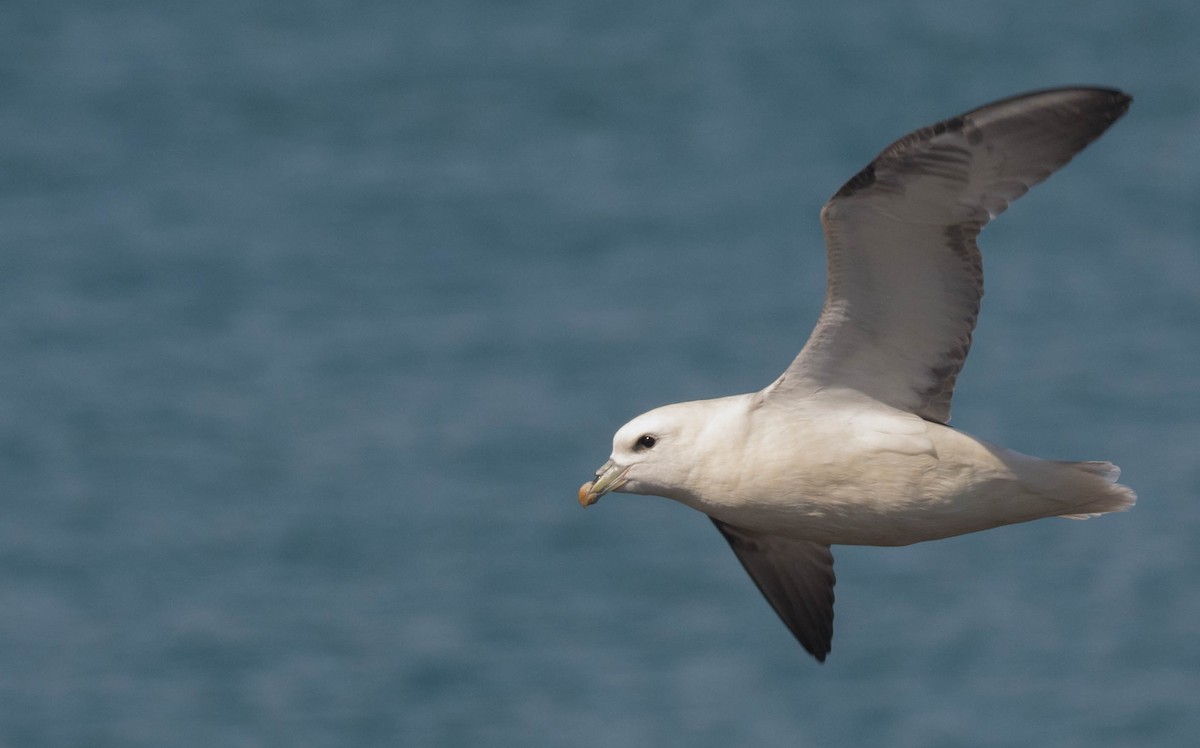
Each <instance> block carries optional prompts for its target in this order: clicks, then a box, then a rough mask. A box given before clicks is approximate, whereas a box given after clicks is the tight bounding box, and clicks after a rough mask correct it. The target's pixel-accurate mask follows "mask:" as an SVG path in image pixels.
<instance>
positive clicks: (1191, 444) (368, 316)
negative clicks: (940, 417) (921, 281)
mask: <svg viewBox="0 0 1200 748" xmlns="http://www.w3.org/2000/svg"><path fill="white" fill-rule="evenodd" d="M1198 34H1200V4H1198V3H1196V2H1194V1H1193V0H1148V1H1147V2H1131V1H1129V0H1123V1H1117V0H1098V1H1097V2H1091V3H1088V4H1086V6H1082V5H1079V4H1068V3H1049V2H1044V1H1041V0H1037V1H1035V0H1016V1H1012V2H1009V1H1007V0H1004V1H1000V2H986V3H984V2H978V1H976V0H967V1H962V0H958V1H954V2H951V1H950V0H921V1H918V2H892V1H891V0H873V1H870V2H854V3H850V2H847V3H817V2H796V1H795V0H792V1H789V2H784V1H782V0H740V1H739V2H733V1H732V0H728V1H724V2H708V3H687V2H679V1H673V0H668V1H666V2H653V3H644V2H630V1H614V2H578V1H574V0H553V1H550V0H540V1H539V0H529V1H528V2H484V1H483V0H440V1H438V2H424V1H421V0H410V1H407V2H383V1H381V0H378V1H376V0H364V1H362V2H317V1H309V2H296V3H272V2H266V1H265V0H240V1H239V2H228V1H225V0H215V1H214V2H206V3H195V2H182V1H180V0H156V1H155V2H149V1H141V0H128V1H124V2H104V3H96V2H90V1H88V2H84V1H83V0H77V1H74V2H72V1H70V0H64V1H62V2H38V1H36V0H16V1H15V2H8V3H4V4H3V5H2V6H0V342H2V346H3V348H2V350H3V355H2V356H0V502H2V503H0V746H4V747H5V748H9V747H11V748H37V747H40V746H93V747H95V748H102V747H105V746H121V747H129V746H225V747H229V746H279V745H287V746H631V745H678V746H749V745H754V746H785V745H786V746H797V745H799V746H849V745H889V746H902V747H903V746H962V745H974V746H1004V745H1054V746H1132V745H1138V746H1143V745H1155V746H1191V745H1195V741H1196V740H1197V736H1198V735H1200V459H1198V456H1200V455H1198V453H1200V44H1197V43H1196V38H1197V35H1198ZM1070 83H1101V84H1109V85H1114V86H1119V87H1121V88H1123V89H1126V90H1128V91H1130V92H1131V93H1133V94H1134V96H1135V101H1134V104H1133V107H1132V109H1131V111H1130V113H1129V115H1128V116H1127V118H1126V119H1125V120H1123V121H1122V122H1120V123H1119V124H1118V125H1117V126H1116V127H1115V128H1114V129H1113V130H1112V131H1111V132H1110V133H1109V134H1108V135H1106V136H1105V137H1104V138H1103V139H1102V140H1101V141H1099V142H1098V143H1097V144H1095V145H1094V146H1093V147H1092V148H1091V149H1089V150H1088V151H1087V152H1086V153H1085V154H1084V155H1082V156H1081V157H1079V158H1078V159H1077V160H1076V161H1075V162H1073V163H1072V164H1071V165H1070V166H1069V167H1068V168H1067V169H1066V170H1065V171H1063V172H1062V173H1061V174H1058V175H1056V176H1055V177H1054V178H1053V179H1051V180H1050V181H1049V182H1048V183H1047V184H1045V185H1042V186H1040V187H1038V188H1036V189H1035V190H1034V191H1033V193H1032V194H1031V195H1030V196H1028V197H1027V198H1025V199H1024V200H1022V201H1021V202H1019V203H1018V204H1016V205H1015V206H1014V207H1013V208H1012V209H1011V210H1010V211H1009V212H1008V213H1007V214H1005V216H1004V217H1003V218H1002V219H1001V220H999V221H998V222H996V223H995V224H993V225H992V226H990V227H989V228H988V229H987V231H986V232H985V233H984V235H983V237H982V245H983V249H984V259H985V266H986V270H987V288H988V293H987V297H986V298H985V300H984V307H983V314H982V317H981V320H980V325H979V328H978V331H977V335H976V338H975V347H974V350H973V352H972V354H971V358H970V360H969V361H968V362H967V366H966V369H965V371H964V373H963V375H962V377H961V378H960V380H959V385H958V392H957V396H956V401H955V410H954V423H955V425H956V426H957V427H959V428H961V429H963V430H966V431H968V432H971V433H974V434H976V435H978V436H981V437H983V438H986V439H988V440H990V441H994V442H998V443H1001V444H1004V445H1007V446H1010V447H1012V448H1015V449H1018V450H1021V451H1024V452H1029V453H1033V454H1036V455H1039V456H1044V457H1049V458H1056V459H1111V460H1113V461H1114V462H1117V463H1118V464H1120V465H1121V466H1122V467H1123V468H1124V478H1123V480H1124V481H1125V482H1127V483H1128V484H1129V485H1130V486H1132V487H1133V488H1135V489H1136V490H1137V491H1138V493H1139V495H1140V503H1139V504H1138V506H1137V507H1136V509H1134V510H1133V511H1131V512H1129V513H1127V514H1123V515H1115V516H1107V517H1103V518H1100V519H1095V520H1091V521H1087V522H1070V521H1065V520H1061V521H1060V520H1046V521H1042V522H1037V523H1032V524H1027V525H1022V526H1016V527H1009V528H1005V529H1001V530H996V531H991V532H987V533H982V534H977V535H972V536H967V537H961V538H956V539H952V540H947V541H942V542H938V543H928V544H922V545H917V546H912V547H908V548H900V549H876V548H849V547H845V548H837V549H835V550H836V557H837V572H838V579H839V583H838V587H837V596H838V601H837V619H836V633H835V638H834V649H833V653H832V655H831V656H830V658H829V660H828V662H827V663H826V664H825V665H823V666H822V665H818V664H817V663H816V662H815V661H813V660H812V659H811V658H809V657H808V656H807V655H806V654H805V653H804V652H803V651H802V650H801V649H800V647H799V646H798V645H797V644H796V643H795V642H794V641H793V640H792V639H791V637H790V635H789V634H788V632H787V631H786V630H785V629H784V627H783V626H782V625H781V624H780V622H779V621H778V620H777V619H776V618H775V616H774V615H773V614H772V612H771V611H770V610H769V608H768V607H767V605H766V603H765V602H764V601H763V600H762V599H761V598H760V597H759V594H758V592H757V591H756V590H755V589H754V586H753V585H752V584H751V582H750V580H749V579H748V578H747V577H746V576H745V575H744V573H743V572H742V570H741V569H740V567H739V566H738V564H737V562H736V560H735V559H734V557H733V555H732V554H731V553H730V551H729V549H728V548H727V547H726V545H725V543H724V542H723V541H722V539H721V538H720V537H719V536H718V535H717V533H716V532H715V531H714V530H713V528H712V527H711V526H710V524H709V523H708V521H707V520H706V519H705V518H704V517H702V516H700V515H699V514H696V513H693V512H691V511H690V510H687V509H685V508H683V507H682V506H678V505H675V504H673V503H671V502H668V501H666V500H662V499H655V498H650V497H636V496H615V495H614V496H611V497H607V498H605V499H604V500H603V501H602V502H601V503H600V504H598V505H597V506H595V507H593V508H591V509H589V510H588V511H586V512H585V511H582V510H581V509H580V508H579V505H578V504H577V503H576V489H577V487H578V485H579V484H580V483H581V482H583V481H584V480H585V479H587V478H588V477H589V476H590V475H591V473H592V472H593V471H594V470H595V469H596V467H598V466H599V465H600V464H601V463H602V462H604V460H605V459H606V458H607V456H608V453H609V450H610V439H611V435H612V433H613V432H614V431H615V430H616V429H617V428H618V427H619V426H620V425H621V424H622V423H624V422H625V421H626V420H628V419H629V418H631V417H632V416H634V415H636V414H637V413H639V412H641V411H643V410H646V409H649V408H650V407H653V406H656V405H660V404H663V403H667V402H674V401H680V400H685V399H694V398H704V397H714V396H719V395H724V394H731V393H736V392H744V391H750V390H754V389H757V388H760V387H762V386H764V385H766V384H767V383H769V382H770V381H771V380H773V379H774V378H775V376H777V375H778V373H779V372H780V371H782V370H783V368H784V367H785V366H786V365H787V363H788V362H789V361H790V360H791V358H792V357H793V355H794V354H795V353H796V351H797V350H799V348H800V346H801V345H802V343H803V342H804V340H805V338H806V336H807V334H808V331H809V329H810V328H811V324H812V322H813V321H814V320H815V318H816V315H817V312H818V310H819V308H820V305H821V300H822V296H823V287H824V255H823V248H822V239H821V234H820V228H819V224H818V221H817V213H818V210H819V209H820V206H821V204H822V203H823V202H824V200H825V199H826V198H827V197H828V196H829V195H831V194H832V193H833V192H834V191H835V190H836V189H837V188H838V186H839V185H840V184H841V183H842V182H843V181H844V180H846V179H847V178H848V177H849V176H850V175H852V174H853V173H854V172H855V171H857V170H858V169H859V168H861V167H862V166H863V165H864V164H865V163H866V162H867V161H868V160H869V159H871V158H872V157H873V156H874V155H875V153H877V152H878V151H879V150H880V149H881V148H883V147H884V146H885V145H887V144H888V143H889V142H891V141H892V140H893V139H895V138H897V137H899V136H901V135H903V134H904V133H905V132H907V131H908V130H910V129H913V128H915V127H918V126H921V125H925V124H928V123H930V122H933V121H935V120H937V119H941V118H944V117H947V116H950V115H953V114H956V113H958V112H960V111H963V110H965V109H968V108H971V107H974V106H977V105H979V104H982V103H985V102H987V101H989V100H991V99H994V98H998V97H1001V96H1006V95H1010V94H1013V93H1017V92H1020V91H1023V90H1028V89H1033V88H1041V87H1046V86H1052V85H1061V84H1070Z"/></svg>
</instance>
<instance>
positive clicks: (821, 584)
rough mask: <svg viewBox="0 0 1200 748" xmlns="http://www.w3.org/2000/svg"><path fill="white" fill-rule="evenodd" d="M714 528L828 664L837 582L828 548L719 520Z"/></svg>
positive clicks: (786, 620)
mask: <svg viewBox="0 0 1200 748" xmlns="http://www.w3.org/2000/svg"><path fill="white" fill-rule="evenodd" d="M710 519H712V518H710ZM713 524H714V525H716V526H717V529H718V530H720V531H721V534H722V535H724V536H725V539H726V540H728V541H729V546H730V547H731V548H733V552H734V553H735V554H736V555H737V557H738V561H741V562H742V568H744V569H745V570H746V573H748V574H749V575H750V578H751V579H753V580H754V584H756V585H757V586H758V589H759V591H760V592H762V593H763V596H764V597H766V598H767V602H769V603H771V607H772V608H774V609H775V612H776V613H778V614H779V617H780V618H782V619H783V622H784V623H785V624H787V627H788V630H790V631H791V632H792V634H793V635H794V636H795V637H796V639H797V640H798V641H799V642H800V644H801V645H802V646H803V647H804V648H805V649H806V650H808V653H809V654H811V655H812V656H813V657H816V658H817V659H818V660H819V661H821V662H824V661H825V656H826V655H827V654H829V648H830V644H831V643H832V642H833V585H834V581H835V579H834V575H833V554H832V553H830V551H829V546H827V545H821V544H820V543H811V542H808V541H805V540H792V539H790V538H782V537H779V536H776V535H763V534H760V533H754V532H750V531H748V530H743V529H741V528H738V527H734V526H733V525H728V524H725V523H724V522H722V521H720V520H718V519H713Z"/></svg>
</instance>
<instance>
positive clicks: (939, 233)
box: [579, 88, 1136, 661]
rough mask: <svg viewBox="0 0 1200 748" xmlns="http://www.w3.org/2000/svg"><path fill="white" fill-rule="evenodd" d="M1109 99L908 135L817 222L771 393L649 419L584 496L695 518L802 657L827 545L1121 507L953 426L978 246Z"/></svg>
mask: <svg viewBox="0 0 1200 748" xmlns="http://www.w3.org/2000/svg"><path fill="white" fill-rule="evenodd" d="M1131 100H1132V99H1131V97H1130V96H1128V95H1127V94H1125V93H1122V92H1120V91H1117V90H1113V89H1108V88H1061V89H1053V90H1046V91H1036V92H1033V93H1028V94H1023V95H1020V96H1014V97H1011V98H1008V99H1003V100H1001V101H997V102H993V103H991V104H988V105H986V106H983V107H980V108H979V109H975V110H972V111H970V112H967V113H965V114H962V115H959V116H957V117H953V118H951V119H948V120H945V121H943V122H939V123H937V124H935V125H931V126H929V127H925V128H922V129H920V130H917V131H915V132H913V133H910V134H908V135H906V136H904V137H903V138H901V139H900V140H897V141H896V142H895V143H893V144H892V145H890V146H888V147H887V148H886V149H884V151H883V152H882V153H880V154H879V156H877V157H876V158H875V160H874V161H872V162H871V163H870V164H869V165H867V167H866V168H864V169H863V170H862V171H860V172H859V173H858V174H856V175H855V176H854V177H852V178H851V179H850V181H848V182H846V184H845V185H843V186H842V188H841V189H840V190H838V191H837V193H836V194H835V195H834V196H833V197H832V198H831V199H830V200H829V202H828V203H826V204H825V207H824V208H823V209H822V210H821V224H822V226H823V227H824V229H825V245H826V254H827V259H828V266H827V273H828V281H827V287H826V294H825V305H824V308H823V309H822V311H821V316H820V318H819V319H818V320H817V325H816V328H815V329H814V330H813V333H812V336H811V337H810V338H809V340H808V343H807V344H805V346H804V349H803V350H801V351H800V354H799V355H798V356H797V357H796V360H795V361H793V362H792V364H791V365H790V366H789V367H788V369H787V371H785V372H784V373H783V374H782V375H781V376H780V377H779V378H778V379H777V380H775V382H774V383H772V384H771V385H770V386H768V387H767V388H766V389H764V390H762V391H760V392H755V393H749V394H744V395H734V396H731V397H724V398H718V399H715V400H702V401H695V402H686V403H676V404H673V405H667V406H664V407H661V408H656V409H655V410H652V411H650V412H648V413H644V414H642V415H640V416H638V417H637V418H635V419H633V420H632V421H630V422H629V423H627V424H625V425H624V426H622V427H621V429H620V430H619V431H617V434H616V436H615V437H613V451H612V455H611V457H610V459H609V460H608V462H607V463H605V464H604V466H603V467H601V468H600V469H599V470H598V471H597V472H596V476H595V479H594V480H592V481H589V482H587V483H585V484H584V485H583V486H582V487H581V488H580V490H579V501H580V503H581V504H583V505H584V506H588V505H590V504H593V503H595V502H596V501H597V500H598V499H599V498H600V497H601V496H603V495H604V494H606V493H608V492H610V491H620V492H625V493H637V494H652V495H657V496H665V497H667V498H671V499H675V500H677V501H680V502H682V503H684V504H686V505H688V506H690V507H692V508H694V509H697V510H699V511H701V512H704V513H705V514H707V515H708V516H709V517H710V518H711V519H712V521H713V523H714V524H715V525H716V526H717V529H718V530H720V532H721V534H722V535H723V536H724V537H725V539H726V541H728V542H729V545H730V547H731V548H732V549H733V551H734V553H735V554H736V555H737V558H738V560H739V561H740V562H741V563H742V566H743V567H744V568H745V569H746V571H747V572H748V573H749V575H750V578H751V579H753V580H754V583H755V584H756V585H757V586H758V588H759V590H760V591H761V592H762V593H763V596H764V597H766V599H767V601H768V602H769V603H770V604H771V607H772V608H774V610H775V612H776V613H778V614H779V616H780V618H782V619H783V621H784V623H785V624H787V626H788V628H789V629H790V630H791V632H792V633H793V634H794V635H795V636H796V638H797V639H798V640H799V642H800V643H801V644H802V645H803V646H804V648H805V649H806V650H808V652H809V653H811V654H812V655H813V656H814V657H816V658H817V659H818V660H821V661H824V660H825V657H826V655H827V654H828V653H829V649H830V644H831V642H832V638H833V586H834V574H833V556H832V554H831V553H830V549H829V546H830V545H835V544H852V545H907V544H909V543H917V542H920V541H924V540H935V539H938V538H945V537H951V536H954V535H961V534H964V533H969V532H976V531H978V530H986V529H989V528H992V527H999V526H1001V525H1008V524H1013V523H1017V522H1026V521H1029V520H1034V519H1040V518H1042V517H1054V516H1064V517H1076V518H1078V517H1086V516H1090V515H1094V514H1102V513H1105V512H1112V511H1120V510H1124V509H1128V508H1129V507H1131V506H1132V505H1133V504H1134V502H1135V501H1136V496H1135V495H1134V493H1133V491H1131V490H1130V489H1129V488H1127V487H1125V486H1122V485H1119V484H1118V483H1117V482H1116V481H1117V478H1118V477H1119V475H1120V470H1119V469H1118V468H1117V467H1116V466H1115V465H1113V464H1111V463H1108V462H1056V461H1047V460H1040V459H1037V458H1035V457H1029V456H1026V455H1023V454H1020V453H1017V452H1014V451H1012V450H1009V449H1005V448H1003V447H999V446H996V445H993V444H989V443H987V442H985V441H982V440H980V439H976V438H975V437H972V436H969V435H967V434H964V433H962V432H960V431H956V430H955V429H952V428H950V427H949V426H948V425H947V424H948V423H949V421H950V401H951V396H952V394H953V391H954V382H955V379H956V378H957V377H958V373H959V371H960V370H961V369H962V365H963V362H964V361H965V360H966V356H967V352H968V350H969V349H970V347H971V333H972V331H973V330H974V328H975V320H976V317H977V316H978V314H979V302H980V299H981V297H982V296H983V270H982V263H981V260H980V255H979V248H978V246H977V245H976V241H975V240H976V237H977V236H978V235H979V232H980V231H981V230H982V229H983V227H984V226H985V225H986V224H987V223H988V221H990V220H991V219H992V218H995V217H996V216H997V215H999V214H1000V213H1002V212H1003V211H1004V210H1005V208H1007V207H1008V204H1009V203H1011V202H1012V201H1013V200H1016V199H1017V198H1019V197H1020V196H1021V195H1023V194H1025V192H1026V191H1028V190H1029V188H1030V187H1032V186H1033V185H1035V184H1037V183H1038V182H1040V181H1042V180H1043V179H1045V178H1046V177H1048V176H1050V174H1052V173H1053V172H1054V171H1056V170H1057V169H1059V168H1060V167H1062V166H1063V165H1064V164H1066V163H1067V162H1068V161H1070V160H1071V158H1072V157H1073V156H1074V155H1075V154H1077V153H1078V152H1079V151H1081V150H1083V149H1084V148H1085V147H1086V146H1087V145H1088V144H1089V143H1091V142H1092V141H1093V140H1095V139H1096V138H1098V137H1099V136H1100V135H1101V134H1102V133H1103V132H1104V131H1105V130H1107V129H1108V128H1109V126H1110V125H1112V124H1113V123H1114V122H1115V121H1116V120H1117V119H1118V118H1120V117H1121V115H1123V114H1124V113H1125V111H1126V110H1127V109H1128V108H1129V104H1130V101H1131Z"/></svg>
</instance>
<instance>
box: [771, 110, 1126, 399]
mask: <svg viewBox="0 0 1200 748" xmlns="http://www.w3.org/2000/svg"><path fill="white" fill-rule="evenodd" d="M1131 100H1132V99H1131V97H1130V96H1128V95H1126V94H1124V93H1122V92H1120V91H1116V90H1112V89H1105V88H1063V89H1055V90H1047V91H1038V92H1034V93H1029V94H1024V95H1021V96H1015V97H1012V98H1009V99H1003V100H1001V101H997V102H994V103H992V104H988V105H987V106H984V107H981V108H979V109H975V110H974V111H970V112H967V113H966V114H962V115H959V116H958V117H954V118H952V119H948V120H946V121H944V122H939V123H937V124H935V125H931V126H929V127H926V128H923V129H920V130H917V131H916V132H913V133H911V134H909V135H906V136H905V137H903V138H901V139H900V140H897V141H896V142H895V143H893V144H892V145H890V146H888V147H887V148H886V149H885V150H884V151H883V152H882V153H881V154H879V156H878V157H877V158H876V159H875V160H874V161H872V162H871V163H870V164H869V165H867V167H866V168H865V169H863V170H862V171H860V172H859V173H858V174H856V175H855V176H854V177H853V178H852V179H851V180H850V181H849V182H846V184H845V185H844V186H843V187H842V188H841V189H840V190H838V192H837V194H835V195H834V196H833V198H832V199H830V201H829V202H828V203H826V205H825V207H824V209H823V210H822V211H821V223H822V225H823V226H824V229H825V244H826V251H827V255H828V285H827V289H826V296H825V306H824V308H823V310H822V311H821V317H820V319H819V320H818V321H817V326H816V329H814V330H813V333H812V337H810V338H809V340H808V343H807V344H806V345H805V346H804V349H803V350H802V351H801V352H800V355H799V356H797V357H796V360H795V361H793V362H792V364H791V366H790V367H789V368H788V370H787V371H786V372H784V374H783V376H782V377H780V378H779V379H778V380H777V381H776V382H775V383H774V384H773V385H772V386H771V387H770V388H768V390H766V391H765V393H764V394H766V395H768V396H769V397H786V396H789V395H792V394H799V395H804V394H811V393H813V392H816V391H818V390H822V389H835V388H844V389H849V390H853V391H857V392H860V393H862V394H865V395H867V396H869V397H871V398H874V399H875V400H878V401H880V402H883V403H886V404H888V405H891V406H893V407H896V408H899V409H901V410H905V411H908V412H911V413H915V414H917V415H919V416H921V417H922V418H926V419H928V420H931V421H938V422H940V423H946V422H948V421H949V420H950V399H951V396H952V394H953V392H954V381H955V379H956V378H957V377H958V373H959V371H960V370H961V369H962V365H963V361H964V360H965V359H966V357H967V351H968V350H969V349H970V347H971V333H972V331H973V330H974V328H975V319H976V317H977V315H978V314H979V300H980V298H981V297H982V296H983V269H982V265H981V260H980V256H979V248H978V247H977V246H976V244H975V238H976V236H978V234H979V232H980V230H981V229H982V228H983V227H984V226H985V225H986V224H987V222H988V221H989V220H991V219H992V218H995V217H996V216H998V215H999V214H1000V213H1002V212H1003V211H1004V210H1005V208H1007V207H1008V204H1009V203H1011V202H1012V201H1013V200H1016V199H1017V198H1018V197H1020V196H1021V195H1023V194H1025V192H1026V191H1027V190H1028V189H1029V188H1030V187H1032V186H1033V185H1035V184H1037V183H1038V182H1040V181H1042V180H1043V179H1045V178H1046V177H1048V176H1050V174H1051V173H1053V172H1054V171H1055V170H1057V169H1058V168H1060V167H1061V166H1063V165H1064V164H1066V163H1067V162H1068V161H1070V160H1071V158H1072V157H1073V156H1074V155H1075V154H1076V153H1078V152H1079V151H1081V150H1083V149H1084V148H1085V147H1086V146H1087V145H1088V144H1089V143H1091V142H1092V141H1093V140H1095V139H1096V138H1098V137H1099V136H1100V135H1101V134H1102V133H1103V132H1104V131H1105V130H1107V129H1108V127H1109V126H1110V125H1112V123H1113V122H1115V121H1116V120H1117V119H1118V118H1119V117H1120V116H1121V115H1122V114H1124V113H1125V111H1126V109H1128V108H1129V103H1130V101H1131Z"/></svg>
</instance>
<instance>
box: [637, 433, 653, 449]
mask: <svg viewBox="0 0 1200 748" xmlns="http://www.w3.org/2000/svg"><path fill="white" fill-rule="evenodd" d="M655 444H658V439H657V438H655V437H654V436H653V435H651V434H642V435H641V436H639V437H638V440H637V444H636V445H635V446H634V449H635V450H637V451H638V452H640V451H642V450H643V449H650V448H652V447H653V446H654V445H655Z"/></svg>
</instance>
